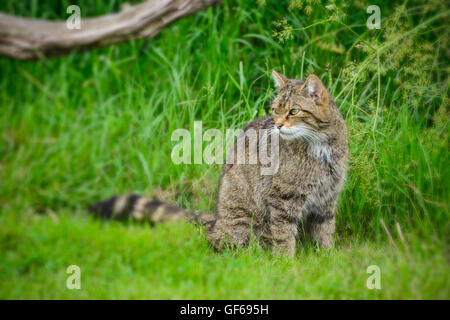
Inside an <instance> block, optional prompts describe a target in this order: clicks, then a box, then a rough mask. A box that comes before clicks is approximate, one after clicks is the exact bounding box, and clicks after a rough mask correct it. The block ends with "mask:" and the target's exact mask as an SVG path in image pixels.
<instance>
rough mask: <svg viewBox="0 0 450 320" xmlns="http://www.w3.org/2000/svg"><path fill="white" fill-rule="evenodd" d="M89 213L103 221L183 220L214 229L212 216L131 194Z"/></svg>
mask: <svg viewBox="0 0 450 320" xmlns="http://www.w3.org/2000/svg"><path fill="white" fill-rule="evenodd" d="M89 211H90V212H91V213H93V214H94V215H96V216H99V217H101V218H104V219H118V220H127V219H132V220H136V221H148V222H150V223H151V224H155V223H162V222H166V221H177V220H184V221H187V222H194V223H195V224H199V223H200V222H201V223H202V224H203V226H204V227H205V228H206V229H211V228H213V227H214V225H215V222H216V219H215V217H214V215H212V214H206V213H199V212H195V211H194V212H192V211H187V210H185V209H182V208H178V207H175V206H172V205H169V204H167V203H165V202H162V201H159V200H152V199H148V198H145V197H143V196H140V195H136V194H131V195H125V196H114V197H111V198H109V199H107V200H104V201H101V202H98V203H96V204H93V205H91V206H90V207H89Z"/></svg>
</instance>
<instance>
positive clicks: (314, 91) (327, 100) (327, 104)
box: [272, 70, 334, 143]
mask: <svg viewBox="0 0 450 320" xmlns="http://www.w3.org/2000/svg"><path fill="white" fill-rule="evenodd" d="M272 77H273V79H274V82H275V87H276V88H277V89H278V93H277V96H276V97H275V99H274V100H273V102H272V115H273V118H274V120H275V130H279V132H280V136H281V138H282V139H285V140H293V139H298V138H304V139H306V140H308V141H310V142H318V143H320V142H323V141H321V140H324V139H327V133H328V131H329V130H328V129H329V127H330V125H331V124H332V118H333V113H334V112H333V110H332V108H333V106H332V99H331V97H330V94H329V93H328V90H327V89H326V88H325V86H324V85H323V83H322V81H320V79H319V78H318V77H317V76H316V75H314V74H311V75H310V76H309V77H308V78H306V80H305V81H304V82H303V81H300V80H295V79H288V78H287V77H286V76H284V75H282V74H280V73H278V72H277V71H275V70H274V71H272Z"/></svg>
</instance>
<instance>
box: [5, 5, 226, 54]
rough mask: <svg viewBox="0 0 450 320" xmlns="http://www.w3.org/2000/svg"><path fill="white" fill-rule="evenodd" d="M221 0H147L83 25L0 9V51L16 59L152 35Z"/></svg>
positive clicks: (85, 22) (84, 21) (96, 46)
mask: <svg viewBox="0 0 450 320" xmlns="http://www.w3.org/2000/svg"><path fill="white" fill-rule="evenodd" d="M221 2H222V0H148V1H146V2H143V3H141V4H138V5H135V6H129V5H127V6H124V7H122V10H121V11H120V12H118V13H113V14H108V15H104V16H101V17H97V18H83V17H82V16H81V28H80V29H69V28H67V26H66V22H65V21H49V20H44V19H28V18H20V17H16V16H12V15H8V14H4V13H0V55H4V56H7V57H10V58H13V59H19V60H32V59H37V58H43V57H45V58H50V57H55V56H60V55H64V54H67V53H69V52H71V51H72V50H73V49H75V48H76V49H77V50H79V51H85V50H90V49H93V48H98V47H104V46H108V45H112V44H116V43H120V42H124V41H128V40H130V39H142V38H152V37H154V36H156V35H157V34H158V33H159V32H160V31H161V30H162V29H163V28H164V27H166V26H167V25H169V24H170V23H172V22H173V21H175V20H177V19H180V18H182V17H185V16H188V15H190V14H193V13H195V12H197V11H201V10H203V9H206V8H208V7H209V6H212V5H215V4H218V3H221Z"/></svg>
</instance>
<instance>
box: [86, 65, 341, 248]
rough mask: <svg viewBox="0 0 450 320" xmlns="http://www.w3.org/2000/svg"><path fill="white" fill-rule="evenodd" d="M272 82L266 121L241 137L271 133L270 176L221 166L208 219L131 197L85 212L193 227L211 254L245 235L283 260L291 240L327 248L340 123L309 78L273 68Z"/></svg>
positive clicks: (240, 242) (254, 168)
mask: <svg viewBox="0 0 450 320" xmlns="http://www.w3.org/2000/svg"><path fill="white" fill-rule="evenodd" d="M272 77H273V79H274V82H275V87H276V88H277V95H276V97H275V98H274V100H273V102H272V113H273V114H272V116H271V117H266V118H260V119H256V120H254V121H252V122H251V123H249V124H248V125H247V126H246V127H245V128H244V132H247V131H248V130H250V129H255V130H257V131H258V130H260V129H268V130H271V131H270V132H271V134H279V137H280V139H279V150H278V152H279V154H278V159H279V167H278V170H277V171H276V172H275V173H274V174H273V175H261V174H260V167H261V164H259V163H257V164H225V165H224V166H223V167H222V173H221V176H220V183H219V188H218V192H217V201H216V206H215V214H214V215H213V214H206V213H198V212H188V211H186V210H184V209H181V208H177V207H174V206H171V205H168V204H166V203H164V202H161V201H159V200H151V199H147V198H145V197H141V196H138V195H127V196H116V197H112V198H110V199H108V200H105V201H103V202H99V203H97V204H94V205H93V206H91V207H90V211H91V212H93V213H94V214H97V215H99V216H101V217H104V218H116V219H123V218H128V217H131V218H132V219H135V220H146V221H149V222H151V223H159V222H164V221H168V220H183V219H184V220H187V221H194V222H196V223H199V222H201V223H202V225H203V226H204V228H205V234H206V236H207V238H208V239H209V240H210V242H211V243H212V244H213V246H214V247H215V248H216V249H222V248H224V247H225V246H227V245H237V246H247V245H248V244H249V242H250V240H251V237H252V236H253V237H255V238H256V239H257V240H258V241H259V243H260V244H261V245H263V246H265V247H271V248H272V250H273V251H274V253H285V254H287V255H289V256H292V255H294V253H295V247H296V243H297V241H296V237H302V238H304V237H308V238H310V239H312V240H313V241H315V242H317V243H318V245H319V246H320V247H321V248H331V247H332V245H333V237H334V231H335V210H336V205H337V200H338V196H339V193H340V192H341V190H342V188H343V184H344V179H345V175H346V171H347V160H348V146H347V129H346V124H345V121H344V119H343V117H342V116H341V114H340V112H339V110H338V108H337V106H336V104H335V102H334V101H333V98H332V97H331V95H330V93H329V92H328V90H327V89H326V88H325V86H324V85H323V83H322V82H321V80H320V79H319V78H318V77H317V76H315V75H310V76H309V77H308V78H307V79H306V80H305V81H304V82H303V81H299V80H295V79H288V78H287V77H286V76H284V75H282V74H280V73H278V72H277V71H275V70H274V71H273V72H272ZM271 141H272V140H270V141H269V142H266V143H268V144H270V143H271ZM257 143H258V147H262V145H261V143H260V141H259V140H258V142H257ZM245 150H246V151H245V152H246V153H247V152H248V150H249V149H248V148H246V149H245Z"/></svg>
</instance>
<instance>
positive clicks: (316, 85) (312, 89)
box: [301, 74, 329, 105]
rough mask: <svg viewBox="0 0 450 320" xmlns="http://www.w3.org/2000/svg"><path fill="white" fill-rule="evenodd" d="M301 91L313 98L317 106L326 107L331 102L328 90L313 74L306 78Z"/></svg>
mask: <svg viewBox="0 0 450 320" xmlns="http://www.w3.org/2000/svg"><path fill="white" fill-rule="evenodd" d="M301 90H302V92H303V93H304V94H306V95H307V96H309V97H310V98H312V99H313V100H314V101H315V103H316V104H317V105H325V104H328V102H329V97H328V92H327V89H326V88H325V86H324V85H323V83H322V81H320V79H319V77H317V76H316V75H315V74H311V75H309V76H308V78H306V80H305V83H304V84H303V86H302V88H301Z"/></svg>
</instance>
